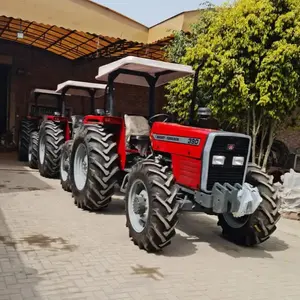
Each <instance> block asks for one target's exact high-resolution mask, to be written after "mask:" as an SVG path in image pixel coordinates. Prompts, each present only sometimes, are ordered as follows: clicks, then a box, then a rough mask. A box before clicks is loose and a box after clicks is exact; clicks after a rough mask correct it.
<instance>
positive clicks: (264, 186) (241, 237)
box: [218, 164, 280, 246]
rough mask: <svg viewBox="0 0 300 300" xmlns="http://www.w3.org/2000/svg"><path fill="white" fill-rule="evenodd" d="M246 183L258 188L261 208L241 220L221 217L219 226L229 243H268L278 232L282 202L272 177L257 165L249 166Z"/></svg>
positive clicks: (226, 216) (225, 216)
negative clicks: (277, 194) (271, 236)
mask: <svg viewBox="0 0 300 300" xmlns="http://www.w3.org/2000/svg"><path fill="white" fill-rule="evenodd" d="M246 182H247V183H249V184H251V185H252V186H254V187H257V188H258V191H259V193H260V195H261V197H262V199H263V201H262V202H261V204H260V206H259V207H258V208H257V210H256V211H255V212H254V213H253V214H252V215H246V216H244V217H241V218H235V217H234V216H233V215H232V214H223V215H220V216H219V222H218V225H220V226H221V227H222V229H223V236H224V237H225V238H227V239H228V240H229V241H232V242H234V243H235V244H238V245H243V246H254V245H256V244H260V243H262V242H264V241H266V240H267V239H268V238H269V237H270V235H271V234H272V233H273V232H274V231H275V230H276V223H277V222H278V220H279V219H280V214H279V208H280V200H279V199H278V197H277V196H276V195H275V189H274V188H273V186H272V185H273V179H272V177H271V176H269V175H267V174H266V173H264V172H262V170H261V168H260V167H258V166H257V165H255V164H249V166H248V173H247V176H246Z"/></svg>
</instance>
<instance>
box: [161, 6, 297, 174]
mask: <svg viewBox="0 0 300 300" xmlns="http://www.w3.org/2000/svg"><path fill="white" fill-rule="evenodd" d="M166 53H167V55H168V57H169V59H171V60H172V61H175V62H178V63H184V64H189V65H191V66H193V67H194V68H196V67H197V66H198V64H199V61H201V59H202V58H203V57H204V56H206V57H208V59H207V60H206V63H205V65H204V67H203V68H202V69H201V71H200V74H199V83H198V87H199V95H198V98H199V101H201V105H209V106H210V107H211V109H212V111H213V113H214V114H215V116H216V117H217V118H218V119H219V120H220V122H221V124H222V122H229V123H231V124H233V125H235V126H236V127H238V128H239V129H240V130H243V131H244V132H246V133H248V134H251V136H252V141H253V143H252V161H255V162H257V163H258V164H260V165H262V166H263V167H264V168H265V167H266V164H267V159H268V156H269V154H270V150H271V146H272V143H273V140H274V137H275V134H276V129H277V128H278V127H279V126H282V124H284V122H285V121H286V119H287V118H288V117H289V116H290V115H291V113H292V112H293V110H294V109H295V108H296V106H297V105H298V99H299V92H300V80H299V78H300V77H299V76H300V1H299V0H238V1H236V2H234V3H233V4H231V5H229V4H226V5H224V6H222V7H210V8H209V9H208V10H202V11H201V13H200V18H199V21H198V22H197V24H195V25H194V26H193V30H192V34H191V35H188V36H184V35H183V34H182V33H177V35H175V39H174V41H173V43H172V44H171V45H170V46H169V48H168V49H167V52H166ZM191 90H192V79H191V78H185V79H180V80H177V81H174V82H172V83H170V84H169V85H168V86H167V91H168V94H167V98H168V105H167V106H166V110H167V111H168V112H169V113H173V114H176V115H177V116H178V118H179V120H181V121H183V120H185V119H186V118H187V116H188V108H189V105H190V94H191ZM199 104H200V103H199ZM258 137H260V139H267V144H268V147H267V149H266V151H265V152H264V148H263V147H262V146H260V145H262V144H263V143H262V142H261V143H260V145H257V138H258ZM257 149H259V150H260V151H259V153H257Z"/></svg>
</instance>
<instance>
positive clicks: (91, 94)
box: [56, 81, 106, 192]
mask: <svg viewBox="0 0 300 300" xmlns="http://www.w3.org/2000/svg"><path fill="white" fill-rule="evenodd" d="M105 90H106V85H104V84H98V83H90V82H79V81H66V82H63V83H61V84H59V85H58V86H57V90H56V92H59V93H68V94H70V95H75V96H82V97H87V98H90V114H89V115H88V116H86V117H88V118H93V117H95V116H99V115H103V114H104V111H103V109H95V99H96V98H100V97H102V96H103V95H104V94H105ZM83 119H84V116H83V115H73V116H71V133H70V139H69V140H67V141H66V142H65V143H64V145H63V147H62V149H61V154H60V157H61V158H60V183H61V186H62V188H63V189H64V190H65V191H68V192H69V191H70V190H71V189H70V172H69V169H70V163H69V161H70V155H71V151H72V146H73V139H74V136H75V135H76V133H77V131H78V130H79V129H80V127H81V126H82V125H83Z"/></svg>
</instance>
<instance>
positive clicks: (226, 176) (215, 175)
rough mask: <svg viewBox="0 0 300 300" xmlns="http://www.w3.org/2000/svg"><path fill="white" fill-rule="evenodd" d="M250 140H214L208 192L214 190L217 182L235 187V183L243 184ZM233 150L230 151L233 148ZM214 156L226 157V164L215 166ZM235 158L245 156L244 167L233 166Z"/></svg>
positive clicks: (230, 138) (210, 159) (229, 137)
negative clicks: (213, 162)
mask: <svg viewBox="0 0 300 300" xmlns="http://www.w3.org/2000/svg"><path fill="white" fill-rule="evenodd" d="M249 142H250V140H249V139H248V138H244V137H239V136H221V135H220V136H216V137H215V138H214V141H213V144H212V147H211V151H210V156H209V168H208V174H207V175H208V176H207V187H206V189H207V190H208V191H210V190H212V188H213V186H214V184H215V182H219V183H220V184H224V183H226V182H227V183H229V184H232V185H234V184H235V183H239V184H242V183H243V178H244V172H245V164H246V160H247V156H248V151H249ZM232 147H233V149H230V148H232ZM214 155H222V156H225V163H224V165H223V166H214V165H213V164H212V159H213V156H214ZM234 156H243V157H244V159H245V163H244V166H233V165H232V158H233V157H234Z"/></svg>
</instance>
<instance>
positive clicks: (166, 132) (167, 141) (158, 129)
mask: <svg viewBox="0 0 300 300" xmlns="http://www.w3.org/2000/svg"><path fill="white" fill-rule="evenodd" d="M213 131H215V130H210V129H202V128H196V127H190V126H183V125H179V124H173V123H162V122H156V123H154V124H153V126H152V129H151V135H150V138H151V144H152V149H153V150H154V151H157V152H163V153H168V154H171V159H172V168H173V174H174V176H175V179H176V182H177V183H178V184H180V185H183V186H186V187H188V188H192V189H195V190H199V189H200V185H201V171H202V153H203V149H204V146H205V144H206V140H207V137H208V135H209V134H210V133H211V132H213Z"/></svg>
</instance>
